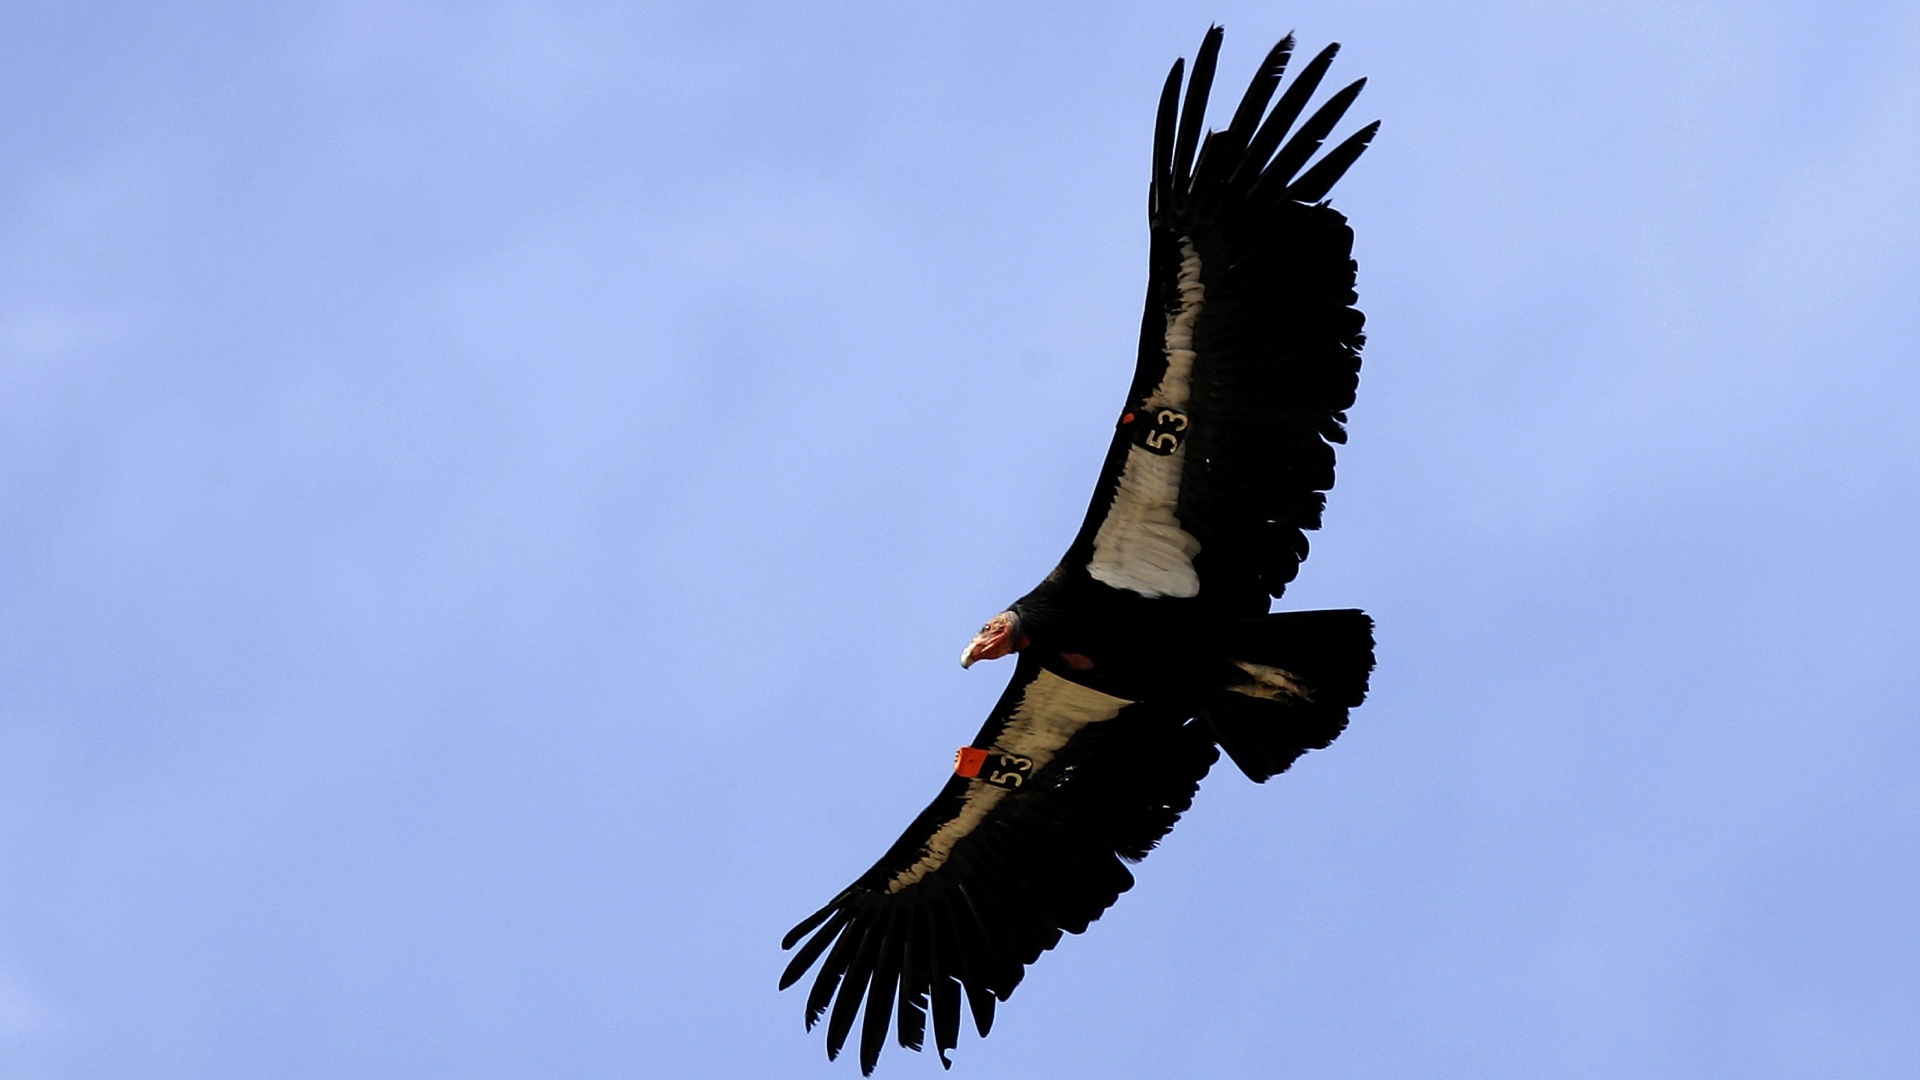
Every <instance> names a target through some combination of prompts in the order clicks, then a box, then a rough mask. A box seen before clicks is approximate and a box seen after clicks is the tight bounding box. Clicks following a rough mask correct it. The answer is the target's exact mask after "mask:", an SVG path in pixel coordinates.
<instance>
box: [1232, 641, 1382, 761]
mask: <svg viewBox="0 0 1920 1080" xmlns="http://www.w3.org/2000/svg"><path fill="white" fill-rule="evenodd" d="M1229 655H1230V656H1231V658H1232V664H1233V666H1232V668H1231V669H1230V673H1229V674H1228V675H1227V677H1226V680H1227V681H1226V685H1225V686H1224V687H1223V688H1222V689H1220V690H1218V691H1216V692H1214V693H1212V694H1209V695H1208V696H1207V698H1206V699H1205V700H1204V702H1203V703H1202V705H1201V708H1200V713H1201V715H1202V716H1204V717H1205V718H1206V721H1207V723H1208V724H1209V725H1211V726H1212V728H1213V733H1214V738H1215V740H1216V741H1218V742H1219V744H1220V749H1222V750H1224V751H1226V753H1227V756H1228V757H1231V758H1232V759H1233V763H1234V764H1235V765H1238V766H1240V771H1241V772H1244V773H1246V774H1247V777H1248V778H1249V779H1251V780H1253V781H1254V782H1255V783H1264V782H1265V781H1266V780H1267V778H1268V777H1270V776H1274V775H1277V774H1279V773H1282V772H1285V771H1286V769H1287V766H1289V765H1291V764H1293V762H1294V759H1296V758H1298V757H1299V756H1300V755H1301V754H1304V753H1306V752H1307V751H1309V750H1319V749H1322V748H1324V747H1325V746H1326V745H1327V744H1328V743H1331V742H1332V741H1333V740H1334V739H1335V738H1336V737H1337V736H1338V735H1339V734H1340V732H1341V731H1343V730H1345V728H1346V726H1347V712H1348V710H1350V709H1352V708H1354V707H1355V706H1357V705H1359V704H1360V703H1361V702H1362V701H1364V700H1365V699H1366V696H1367V673H1368V672H1370V671H1372V670H1373V620H1372V619H1370V618H1368V617H1367V614H1366V613H1365V612H1363V611H1354V610H1352V609H1344V610H1337V611H1285V612H1279V613H1276V614H1272V615H1262V616H1260V617H1258V618H1254V619H1248V620H1246V621H1245V622H1243V623H1241V624H1240V625H1239V626H1238V627H1237V628H1236V629H1235V631H1234V634H1233V637H1232V638H1231V639H1230V648H1229Z"/></svg>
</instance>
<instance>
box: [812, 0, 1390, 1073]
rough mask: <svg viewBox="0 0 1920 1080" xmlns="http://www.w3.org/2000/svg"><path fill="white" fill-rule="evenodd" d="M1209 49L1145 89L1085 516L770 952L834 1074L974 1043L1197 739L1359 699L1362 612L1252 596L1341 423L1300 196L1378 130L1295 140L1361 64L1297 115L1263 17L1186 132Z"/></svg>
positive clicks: (1178, 797)
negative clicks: (927, 772) (939, 784)
mask: <svg viewBox="0 0 1920 1080" xmlns="http://www.w3.org/2000/svg"><path fill="white" fill-rule="evenodd" d="M1220 43H1221V32H1220V30H1219V28H1218V27H1215V28H1212V29H1210V30H1209V31H1208V33H1207V35H1206V37H1205V39H1204V40H1203V41H1202V42H1201V46H1200V50H1199V52H1198V53H1197V54H1196V55H1195V59H1194V63H1193V67H1192V75H1191V77H1190V78H1184V79H1183V73H1184V72H1185V70H1186V68H1185V64H1184V63H1183V62H1176V63H1175V64H1174V66H1173V70H1172V71H1171V73H1170V74H1169V76H1168V78H1167V82H1166V85H1165V88H1164V90H1163V92H1162V94H1161V97H1160V106H1159V112H1158V116H1157V120H1156V123H1155V132H1154V143H1153V155H1152V170H1153V174H1152V182H1151V184H1150V187H1149V193H1148V219H1149V225H1150V228H1151V238H1152V244H1151V252H1150V266H1149V283H1148V295H1147V305H1146V312H1145V315H1144V317H1143V321H1142V326H1141V344H1140V352H1139V357H1138V361H1137V363H1136V366H1135V369H1134V377H1133V381H1132V384H1131V386H1130V388H1129V390H1128V394H1127V401H1126V404H1125V406H1124V408H1123V409H1122V412H1121V415H1120V419H1119V422H1118V423H1117V424H1116V425H1115V432H1114V437H1113V441H1112V442H1111V444H1110V445H1109V448H1108V452H1107V455H1106V459H1105V461H1104V464H1103V467H1102V469H1101V473H1100V478H1099V481H1098V483H1097V484H1096V486H1095V489H1094V495H1093V499H1092V501H1091V503H1090V505H1089V507H1088V510H1087V515H1086V518H1085V520H1084V521H1083V523H1082V525H1081V528H1080V531H1079V533H1078V534H1077V535H1076V536H1075V537H1074V539H1073V541H1072V543H1071V544H1070V545H1069V547H1068V549H1067V553H1066V555H1065V557H1063V558H1062V559H1061V561H1060V564H1059V565H1058V566H1056V567H1055V568H1054V570H1053V571H1052V573H1050V574H1048V575H1047V577H1046V579H1045V580H1044V581H1043V582H1042V583H1041V584H1040V585H1039V586H1038V587H1036V588H1035V589H1034V590H1033V591H1031V592H1029V593H1028V594H1027V595H1026V596H1023V597H1021V598H1020V599H1019V600H1017V601H1015V602H1014V604H1013V605H1012V606H1011V607H1010V608H1009V609H1008V611H1007V612H1006V613H1004V614H1003V615H1001V616H998V617H996V619H995V620H994V621H993V622H991V623H989V624H988V626H987V627H986V628H983V630H982V632H981V635H980V636H979V637H977V638H976V639H975V642H974V644H973V645H971V646H969V648H968V652H967V654H966V657H965V659H964V660H963V662H967V663H970V662H972V660H973V659H975V658H986V659H991V658H993V657H995V656H999V655H1005V654H1007V653H1017V654H1018V660H1017V662H1016V663H1015V665H1014V672H1013V678H1012V680H1011V681H1010V682H1009V683H1008V686H1007V689H1006V691H1005V693H1003V694H1002V695H1001V698H1000V701H999V702H998V703H997V704H996V705H995V706H994V709H993V711H992V712H991V713H990V714H989V715H988V717H987V721H986V723H985V725H984V726H983V727H982V728H981V730H980V732H979V734H977V735H976V736H975V737H974V740H973V742H972V743H971V746H970V748H968V749H964V750H963V752H962V754H961V755H960V756H959V757H958V759H957V764H956V769H955V775H954V776H952V777H951V778H950V779H949V780H948V781H947V783H946V786H945V787H944V788H942V790H941V792H940V794H939V795H938V797H936V798H935V799H934V801H933V803H932V804H931V805H929V806H928V807H927V808H926V809H925V810H924V811H922V812H921V813H920V815H919V816H918V817H916V818H915V819H914V821H913V823H912V824H911V825H909V826H908V828H907V830H906V832H905V833H903V834H902V835H901V837H900V839H899V840H898V841H897V842H895V843H894V844H893V846H892V847H890V848H889V849H888V850H887V852H886V853H885V854H884V855H882V856H881V858H880V860H879V861H878V862H876V863H875V864H874V865H873V866H872V868H870V869H869V870H868V871H867V872H866V873H865V874H862V875H861V876H860V878H859V879H858V880H856V881H855V882H854V883H853V884H852V885H850V886H848V887H847V888H846V889H844V890H842V891H841V892H840V894H839V895H837V896H835V897H834V898H833V899H832V900H831V901H829V902H828V903H827V904H826V905H825V906H824V907H822V908H820V909H819V910H818V911H816V912H815V913H814V914H812V915H810V916H808V917H807V918H806V919H805V920H803V921H802V922H801V923H800V924H799V925H797V926H795V927H794V928H793V930H792V931H790V932H789V933H788V934H787V936H786V938H785V939H784V940H783V941H782V943H781V945H782V947H783V948H786V949H796V948H797V951H796V952H795V953H794V955H793V957H792V960H791V961H790V962H789V963H788V965H787V967H786V970H785V971H784V972H783V973H782V975H781V977H780V986H781V988H782V989H785V988H786V987H788V986H791V985H793V984H795V983H796V982H798V981H799V980H800V979H801V978H802V977H803V976H804V975H805V974H806V973H807V971H809V970H810V969H813V968H814V967H815V966H816V965H817V966H818V969H819V970H818V972H817V974H816V976H815V978H814V981H813V984H812V989H811V990H810V991H809V993H808V996H807V1001H806V1022H807V1026H808V1027H809V1028H811V1027H813V1026H814V1025H815V1024H817V1023H819V1022H821V1021H822V1020H825V1022H826V1028H827V1031H826V1036H827V1056H828V1057H830V1058H832V1057H837V1056H838V1055H839V1053H840V1052H841V1050H842V1049H843V1048H844V1047H845V1046H846V1043H847V1041H848V1039H850V1038H852V1037H853V1035H854V1031H855V1028H856V1026H857V1027H858V1031H859V1036H858V1041H859V1050H860V1067H861V1071H862V1072H863V1073H867V1072H871V1071H872V1070H873V1067H874V1064H875V1062H876V1061H877V1060H878V1058H879V1055H880V1051H881V1049H882V1047H883V1045H884V1043H885V1041H886V1038H887V1035H888V1032H889V1030H891V1031H892V1032H893V1034H894V1037H895V1040H896V1041H897V1042H898V1043H899V1044H900V1045H901V1046H903V1047H906V1048H909V1049H913V1050H918V1049H920V1048H921V1047H922V1046H923V1045H924V1044H925V1043H926V1041H927V1037H928V1032H929V1028H931V1033H932V1041H933V1045H934V1047H935V1050H936V1052H937V1053H938V1054H939V1055H940V1059H941V1061H942V1063H943V1064H944V1063H948V1062H949V1057H948V1055H949V1053H950V1052H951V1051H952V1050H953V1049H954V1048H955V1046H956V1045H957V1044H958V1041H959V1034H960V1026H961V1014H962V1002H963V1000H964V1002H965V1007H966V1012H967V1014H969V1015H971V1016H972V1018H973V1025H974V1029H975V1030H976V1031H977V1032H978V1033H979V1034H980V1035H982V1036H985V1035H986V1034H987V1032H988V1031H989V1030H991V1028H992V1026H993V1020H994V1010H995V1005H996V1003H997V1002H1000V1001H1004V1000H1006V999H1007V998H1008V997H1009V996H1010V995H1011V994H1012V993H1013V991H1014V989H1015V988H1016V987H1018V986H1019V984H1020V980H1021V978H1022V977H1023V976H1024V974H1025V972H1026V968H1027V965H1029V964H1031V963H1033V961H1034V960H1035V959H1037V958H1038V957H1039V955H1040V954H1041V953H1042V952H1045V951H1046V950H1048V949H1050V948H1052V947H1053V946H1054V945H1056V944H1057V943H1058V942H1059V940H1060V938H1061V935H1062V934H1067V933H1072V934H1078V933H1081V932H1083V931H1084V930H1086V928H1087V926H1088V925H1089V924H1090V923H1091V922H1093V921H1094V920H1095V919H1098V918H1099V917H1100V915H1101V913H1102V912H1104V911H1105V910H1106V909H1107V908H1108V906H1110V905H1111V904H1112V903H1113V902H1114V901H1115V900H1116V899H1117V898H1118V897H1119V896H1120V894H1121V893H1123V892H1125V891H1127V890H1128V889H1129V888H1131V887H1132V885H1133V874H1132V871H1131V870H1130V869H1129V868H1128V864H1129V863H1133V862H1138V861H1139V860H1141V859H1143V858H1145V857H1146V855H1147V853H1148V852H1150V851H1152V850H1153V848H1154V846H1155V845H1156V844H1158V843H1159V841H1160V839H1161V838H1162V837H1163V836H1165V835H1166V834H1167V832H1168V830H1170V829H1171V828H1172V827H1173V825H1174V823H1175V822H1176V821H1178V820H1179V818H1180V815H1181V814H1183V813H1185V812H1186V810H1187V808H1188V807H1189V806H1191V805H1192V802H1193V798H1194V794H1195V792H1196V791H1197V790H1198V788H1199V784H1200V781H1201V780H1202V779H1203V778H1204V777H1205V776H1206V775H1207V772H1208V770H1209V769H1211V768H1212V767H1213V765H1214V763H1215V762H1216V761H1217V760H1218V759H1219V756H1220V754H1221V753H1222V752H1225V753H1226V754H1227V756H1228V757H1229V758H1230V759H1231V760H1232V761H1233V762H1234V764H1235V765H1236V766H1237V767H1238V768H1239V769H1240V770H1241V771H1242V772H1243V773H1245V774H1246V775H1247V776H1248V777H1250V778H1252V779H1253V780H1255V781H1258V782H1264V781H1266V780H1267V779H1269V778H1270V777H1272V776H1274V775H1276V774H1278V773H1280V772H1283V771H1285V770H1286V769H1287V768H1288V766H1290V765H1291V764H1292V763H1293V762H1294V760H1296V759H1297V758H1298V757H1299V756H1300V755H1301V754H1304V753H1305V752H1307V751H1308V750H1314V749H1320V748H1322V747H1325V746H1326V745H1328V744H1329V743H1330V742H1332V741H1333V739H1335V738H1336V737H1337V736H1338V735H1339V734H1340V732H1341V731H1342V730H1343V729H1344V728H1345V726H1346V723H1347V717H1348V713H1349V712H1350V710H1352V709H1353V708H1354V707H1356V706H1358V705H1359V704H1360V703H1361V701H1362V700H1363V699H1364V698H1365V696H1366V692H1367V679H1368V673H1369V672H1370V671H1371V670H1372V667H1373V636H1372V630H1373V623H1372V620H1370V619H1369V618H1367V616H1366V615H1365V614H1363V613H1361V612H1359V611H1352V610H1344V611H1312V612H1283V613H1275V614H1269V613H1268V605H1269V601H1270V599H1271V598H1277V597H1279V596H1280V595H1281V594H1282V593H1283V592H1284V591H1285V589H1286V586H1287V583H1288V582H1290V581H1292V580H1293V578H1294V576H1295V574H1297V573H1298V571H1299V566H1300V563H1301V561H1302V560H1303V559H1305V557H1306V554H1307V538H1306V534H1307V533H1308V532H1310V531H1312V530H1314V529H1317V528H1318V527H1319V526H1320V521H1321V514H1322V511H1323V509H1324V506H1325V492H1326V491H1327V490H1328V489H1330V488H1331V487H1332V486H1333V470H1334V447H1335V445H1337V444H1340V443H1343V442H1345V440H1346V432H1345V422H1346V410H1347V409H1348V408H1349V407H1350V406H1351V405H1352V404H1353V400H1354V393H1355V390H1356V388H1357V386H1358V380H1359V370H1360V347H1361V345H1362V343H1363V340H1364V338H1363V335H1362V332H1361V331H1362V326H1363V322H1364V320H1363V318H1362V316H1361V314H1360V312H1359V311H1357V310H1356V309H1355V308H1354V307H1353V304H1354V302H1355V293H1354V273H1355V267H1354V262H1353V256H1352V240H1353V237H1352V232H1351V230H1350V229H1349V228H1348V227H1347V222H1346V219H1345V218H1344V217H1342V216H1341V215H1340V214H1339V213H1338V212H1336V211H1334V210H1333V209H1332V208H1331V207H1329V206H1327V205H1326V204H1325V202H1324V201H1322V200H1324V198H1325V196H1326V193H1327V192H1328V191H1329V190H1330V189H1331V188H1332V186H1333V184H1334V183H1335V182H1336V181H1337V180H1338V179H1339V178H1340V176H1341V175H1342V174H1343V173H1344V172H1345V171H1346V169H1347V168H1348V166H1350V165H1352V164H1353V162H1354V161H1355V160H1356V159H1357V158H1358V157H1359V156H1360V154H1361V152H1362V151H1364V150H1365V149H1366V146H1367V144H1368V142H1369V141H1370V140H1371V139H1372V137H1373V134H1374V132H1375V131H1376V130H1378V127H1379V125H1378V123H1377V122H1376V123H1373V124H1369V125H1367V126H1365V127H1363V128H1361V129H1360V130H1359V131H1358V132H1356V133H1354V134H1352V135H1350V136H1349V137H1347V138H1346V139H1344V140H1343V141H1341V142H1340V143H1339V144H1337V145H1336V146H1335V147H1334V149H1333V150H1332V151H1330V152H1328V153H1326V154H1325V155H1323V156H1321V157H1320V158H1319V160H1318V161H1317V162H1316V161H1314V160H1313V159H1314V155H1315V154H1316V153H1317V152H1318V151H1319V150H1320V148H1321V147H1322V146H1323V145H1324V144H1325V142H1326V140H1327V139H1328V137H1329V136H1330V135H1331V134H1332V133H1333V131H1334V129H1335V128H1336V127H1337V126H1338V124H1339V122H1340V120H1341V118H1342V117H1343V116H1344V114H1345V113H1346V111H1347V109H1348V108H1349V107H1350V106H1351V105H1352V103H1353V101H1354V99H1355V98H1356V97H1357V96H1358V94H1359V93H1360V90H1361V88H1362V87H1363V86H1364V85H1365V80H1360V81H1358V82H1354V83H1352V84H1351V85H1349V86H1347V87H1345V88H1343V89H1341V90H1339V91H1338V92H1336V93H1334V94H1333V95H1331V96H1330V97H1329V98H1328V99H1327V100H1326V101H1325V102H1324V103H1322V104H1321V105H1320V106H1319V107H1318V108H1317V109H1315V110H1314V111H1313V112H1312V113H1310V114H1308V115H1307V119H1306V120H1305V121H1304V122H1301V123H1300V124H1299V125H1298V126H1297V127H1296V126H1295V121H1296V120H1298V119H1299V117H1300V116H1301V115H1302V114H1303V113H1305V111H1306V107H1307V105H1308V103H1309V101H1310V99H1311V98H1312V96H1313V93H1314V91H1315V89H1316V88H1317V87H1318V85H1319V83H1320V81H1321V80H1322V79H1323V78H1324V76H1325V75H1326V73H1327V70H1328V68H1329V67H1330V65H1331V64H1332V61H1333V57H1334V55H1335V53H1336V52H1337V51H1338V46H1337V45H1330V46H1328V47H1327V48H1326V49H1325V50H1323V51H1322V52H1320V53H1319V54H1318V55H1317V56H1315V57H1314V58H1313V59H1312V60H1311V61H1309V62H1308V63H1307V65H1306V66H1305V69H1304V70H1303V71H1302V72H1301V73H1300V74H1299V75H1298V76H1297V77H1296V78H1295V80H1294V81H1293V83H1292V84H1291V85H1289V86H1286V88H1285V89H1284V90H1282V89H1281V87H1282V83H1283V78H1284V73H1285V71H1286V67H1287V63H1288V61H1289V59H1290V58H1291V56H1292V53H1293V39H1292V38H1291V37H1289V38H1287V39H1285V40H1283V41H1281V42H1280V43H1279V44H1277V45H1275V46H1274V48H1273V49H1272V51H1270V52H1269V53H1268V54H1267V56H1266V58H1265V59H1264V60H1263V61H1262V63H1261V65H1260V67H1259V68H1258V70H1257V71H1256V73H1255V75H1254V78H1253V80H1252V82H1251V84H1250V85H1249V87H1248V89H1247V91H1246V94H1245V95H1244V97H1243V98H1242V99H1241V102H1240V104H1239V107H1238V108H1237V109H1236V110H1235V111H1234V114H1233V118H1232V120H1231V122H1230V123H1229V124H1228V126H1227V128H1226V129H1225V130H1224V131H1215V132H1207V133H1205V134H1204V135H1203V130H1204V117H1205V112H1206V105H1207V98H1208V94H1209V91H1210V89H1211V85H1212V81H1213V76H1214V69H1215V65H1216V61H1217V59H1218V56H1219V50H1220ZM1183 88H1184V95H1183V93H1182V90H1183ZM1276 93H1279V98H1278V101H1277V102H1276V101H1275V100H1274V95H1275V94H1276ZM1270 102H1272V103H1273V106H1272V108H1271V110H1269V109H1268V104H1269V103H1270ZM1303 170H1304V171H1303Z"/></svg>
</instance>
